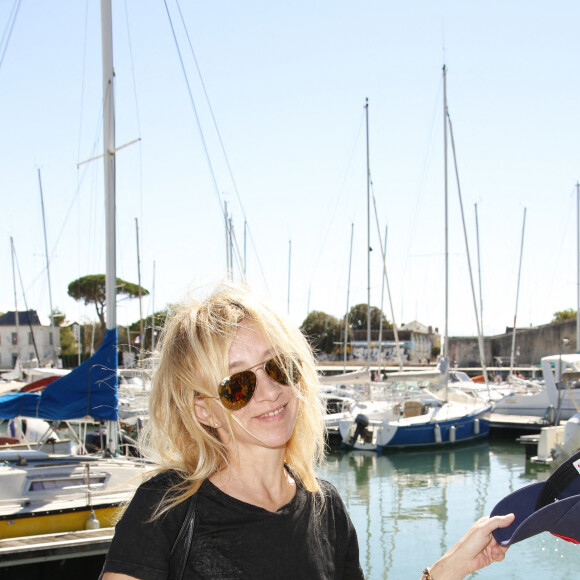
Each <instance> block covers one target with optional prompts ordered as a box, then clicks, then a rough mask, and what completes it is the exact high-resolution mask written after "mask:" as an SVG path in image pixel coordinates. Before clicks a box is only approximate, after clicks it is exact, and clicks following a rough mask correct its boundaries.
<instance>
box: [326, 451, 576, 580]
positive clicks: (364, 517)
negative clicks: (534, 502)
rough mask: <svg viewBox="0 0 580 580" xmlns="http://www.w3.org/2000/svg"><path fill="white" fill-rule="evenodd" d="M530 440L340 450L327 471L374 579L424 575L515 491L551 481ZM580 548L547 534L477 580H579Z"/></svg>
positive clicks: (330, 459)
mask: <svg viewBox="0 0 580 580" xmlns="http://www.w3.org/2000/svg"><path fill="white" fill-rule="evenodd" d="M550 473H551V468H549V467H546V466H538V465H537V464H533V463H531V462H530V461H529V460H527V461H526V458H525V451H524V448H523V446H522V445H520V444H518V443H515V442H513V441H494V440H492V441H490V442H487V441H486V442H485V443H480V444H476V445H471V446H464V447H459V448H455V449H439V450H429V451H401V452H397V453H389V454H382V455H379V454H376V453H374V452H357V451H332V452H330V453H329V454H328V456H327V465H326V466H325V467H324V468H323V469H321V470H320V471H319V474H320V476H321V477H324V478H325V479H328V480H329V481H330V482H332V483H333V484H334V485H335V486H336V487H337V489H338V491H339V492H340V494H341V496H342V497H343V499H344V502H345V504H346V506H347V508H348V511H349V513H350V515H351V518H352V520H353V523H354V525H355V527H356V530H357V534H358V539H359V545H360V560H361V565H362V568H363V570H364V572H365V576H366V578H367V580H383V579H386V578H388V579H389V580H399V579H413V578H417V579H418V578H420V577H421V571H422V570H423V568H424V567H425V566H428V565H431V564H433V563H434V562H435V561H436V560H437V559H438V558H439V556H440V555H441V554H443V553H444V552H446V551H447V550H448V549H449V548H451V546H453V544H454V543H455V542H456V541H457V540H458V539H459V538H460V537H461V536H463V535H464V533H465V532H466V531H467V530H468V529H469V527H470V526H471V525H472V524H473V522H475V521H476V520H478V519H479V518H480V517H482V516H487V515H489V513H490V512H491V510H492V508H493V507H494V505H495V504H496V503H497V502H498V501H499V500H500V499H502V498H503V497H504V496H505V495H507V494H508V493H511V492H512V491H515V490H516V489H519V488H521V487H523V486H526V485H529V484H531V483H534V482H537V481H539V480H544V479H546V478H547V477H548V476H549V474H550ZM579 561H580V546H577V545H575V544H572V543H570V542H566V541H564V540H561V539H559V538H556V537H555V536H553V535H551V534H549V533H548V532H544V533H542V534H539V535H537V536H534V537H533V538H529V539H527V540H524V541H522V542H519V543H517V544H515V545H513V546H512V547H511V548H510V549H509V550H508V553H507V555H506V558H505V560H504V561H503V562H501V563H494V564H492V565H491V566H489V567H487V568H485V569H483V570H480V571H478V572H476V573H474V574H473V575H471V576H470V578H477V579H478V580H479V579H482V580H483V579H488V578H494V579H497V578H501V579H502V580H510V579H513V580H519V579H521V578H526V580H545V579H546V578H552V579H560V578H574V577H576V574H577V573H578V562H579Z"/></svg>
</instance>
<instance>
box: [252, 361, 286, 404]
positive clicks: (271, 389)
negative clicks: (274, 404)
mask: <svg viewBox="0 0 580 580" xmlns="http://www.w3.org/2000/svg"><path fill="white" fill-rule="evenodd" d="M254 372H255V373H256V391H255V392H254V397H253V398H254V399H256V400H257V401H259V400H264V401H272V400H276V398H277V397H278V395H279V394H280V393H281V392H282V387H283V385H281V384H280V383H277V382H276V381H274V380H273V379H271V378H270V377H269V376H268V373H267V372H266V371H265V370H264V368H263V367H262V368H259V369H256V370H255V371H254Z"/></svg>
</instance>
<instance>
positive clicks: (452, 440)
mask: <svg viewBox="0 0 580 580" xmlns="http://www.w3.org/2000/svg"><path fill="white" fill-rule="evenodd" d="M456 435H457V426H456V425H451V427H449V442H450V443H455V437H456Z"/></svg>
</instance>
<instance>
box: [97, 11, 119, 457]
mask: <svg viewBox="0 0 580 580" xmlns="http://www.w3.org/2000/svg"><path fill="white" fill-rule="evenodd" d="M101 44H102V58H103V149H104V151H103V159H104V163H105V167H104V169H105V222H106V238H107V239H106V261H107V263H106V269H105V299H106V304H107V317H106V328H107V332H110V331H112V332H115V333H116V332H117V252H116V248H117V231H116V230H117V228H116V223H117V217H116V209H115V179H116V175H115V94H114V93H115V91H114V84H113V79H114V70H113V16H112V10H111V0H101ZM116 343H117V339H116V337H115V345H116ZM113 360H114V362H113V367H114V368H112V369H111V371H112V372H113V373H114V376H113V379H112V380H113V385H114V387H115V388H116V387H117V385H118V380H119V379H118V376H117V368H118V363H117V356H116V354H115V356H114V357H113ZM117 436H118V432H117V422H116V421H109V422H108V435H107V443H108V446H109V450H110V452H111V453H112V454H113V455H114V454H115V453H116V452H117Z"/></svg>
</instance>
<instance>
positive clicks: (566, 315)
mask: <svg viewBox="0 0 580 580" xmlns="http://www.w3.org/2000/svg"><path fill="white" fill-rule="evenodd" d="M571 318H576V310H573V309H572V308H568V309H567V310H559V311H558V312H554V318H552V322H562V321H563V320H569V319H571Z"/></svg>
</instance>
